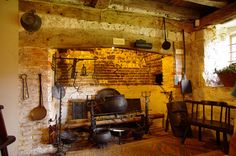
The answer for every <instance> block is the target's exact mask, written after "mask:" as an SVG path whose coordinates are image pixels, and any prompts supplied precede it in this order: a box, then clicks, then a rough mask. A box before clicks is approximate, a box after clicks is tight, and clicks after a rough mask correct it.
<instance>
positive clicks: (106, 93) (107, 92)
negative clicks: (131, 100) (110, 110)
mask: <svg viewBox="0 0 236 156" xmlns="http://www.w3.org/2000/svg"><path fill="white" fill-rule="evenodd" d="M115 95H120V92H118V91H117V90H115V89H113V88H104V89H101V90H99V91H98V92H97V95H96V101H103V100H104V99H105V97H111V96H115Z"/></svg>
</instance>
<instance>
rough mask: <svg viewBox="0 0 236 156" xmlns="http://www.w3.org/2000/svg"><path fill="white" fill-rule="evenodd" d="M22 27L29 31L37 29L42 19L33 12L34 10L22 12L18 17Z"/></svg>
mask: <svg viewBox="0 0 236 156" xmlns="http://www.w3.org/2000/svg"><path fill="white" fill-rule="evenodd" d="M20 22H21V25H22V27H23V28H24V29H25V30H26V31H29V32H34V31H37V30H39V28H40V27H41V24H42V21H41V18H40V17H39V16H38V15H36V14H35V11H34V10H32V11H29V12H26V13H24V14H23V15H22V16H21V19H20Z"/></svg>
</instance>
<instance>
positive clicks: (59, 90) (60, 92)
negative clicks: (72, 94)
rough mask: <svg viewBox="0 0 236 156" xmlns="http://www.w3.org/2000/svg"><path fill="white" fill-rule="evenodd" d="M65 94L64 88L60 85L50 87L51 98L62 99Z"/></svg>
mask: <svg viewBox="0 0 236 156" xmlns="http://www.w3.org/2000/svg"><path fill="white" fill-rule="evenodd" d="M65 94H66V91H65V88H64V87H63V86H61V85H55V86H53V87H52V96H53V97H54V98H56V99H60V98H63V97H64V96H65Z"/></svg>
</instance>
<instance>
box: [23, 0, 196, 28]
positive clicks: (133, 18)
mask: <svg viewBox="0 0 236 156" xmlns="http://www.w3.org/2000/svg"><path fill="white" fill-rule="evenodd" d="M32 9H34V10H36V13H38V14H44V15H47V14H48V15H57V16H61V17H69V18H76V19H78V20H85V21H97V22H107V23H113V24H115V23H118V24H124V25H133V26H139V27H147V28H155V29H163V24H162V17H157V16H151V15H145V14H141V13H132V12H122V11H115V10H112V9H106V10H104V11H102V12H101V10H100V9H97V8H91V7H85V6H80V7H78V6H77V7H75V6H74V5H62V4H55V3H54V4H53V3H48V2H35V1H34V2H33V1H29V0H20V1H19V10H20V11H22V12H27V11H29V10H32ZM166 23H167V24H166V26H167V28H168V30H171V31H181V30H182V29H185V30H186V31H187V32H191V31H193V23H192V22H183V21H178V20H171V19H167V20H166Z"/></svg>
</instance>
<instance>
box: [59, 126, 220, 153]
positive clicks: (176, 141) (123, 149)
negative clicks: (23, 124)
mask: <svg viewBox="0 0 236 156" xmlns="http://www.w3.org/2000/svg"><path fill="white" fill-rule="evenodd" d="M195 134H196V133H195ZM203 135H204V134H203ZM220 149H221V147H219V146H217V145H216V143H215V140H214V139H213V138H212V136H211V135H207V137H205V138H203V141H201V142H200V141H198V140H197V137H196V136H194V137H193V138H187V139H186V141H185V144H184V145H182V144H181V143H180V138H176V137H174V136H173V134H172V132H171V131H168V132H165V131H164V129H163V128H159V129H155V130H153V129H152V130H151V131H150V134H145V135H144V137H143V139H141V140H134V139H133V138H132V137H128V138H125V139H122V140H121V144H118V138H112V140H111V141H110V142H109V143H108V144H107V145H106V146H104V147H98V146H97V145H96V144H94V143H91V142H89V141H88V140H79V141H77V142H75V143H73V144H71V145H66V146H64V151H66V155H68V156H77V155H78V156H193V155H198V154H204V153H208V152H212V151H216V150H220Z"/></svg>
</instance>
